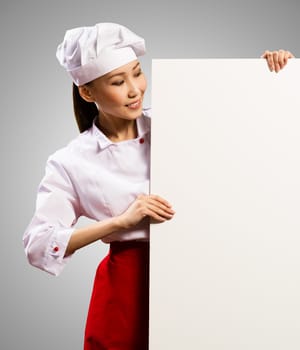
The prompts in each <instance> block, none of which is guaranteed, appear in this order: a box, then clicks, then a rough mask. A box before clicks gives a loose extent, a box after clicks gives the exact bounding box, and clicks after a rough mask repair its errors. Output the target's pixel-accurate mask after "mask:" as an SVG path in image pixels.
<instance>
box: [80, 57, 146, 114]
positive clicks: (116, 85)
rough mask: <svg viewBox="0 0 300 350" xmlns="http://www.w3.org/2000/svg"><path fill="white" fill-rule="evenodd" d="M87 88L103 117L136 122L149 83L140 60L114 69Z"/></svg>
mask: <svg viewBox="0 0 300 350" xmlns="http://www.w3.org/2000/svg"><path fill="white" fill-rule="evenodd" d="M86 87H87V89H88V90H89V94H90V97H91V99H92V101H93V102H95V103H96V105H97V107H98V110H99V112H100V114H101V115H105V116H108V117H117V118H122V119H127V120H134V119H136V118H137V117H139V116H140V115H141V113H142V107H143V97H144V92H145V90H146V88H147V82H146V78H145V76H144V74H143V72H142V70H141V67H140V63H139V61H138V60H135V61H132V62H130V63H128V64H126V65H124V66H122V67H119V68H117V69H114V70H113V71H111V72H109V73H107V74H105V75H103V76H102V77H100V78H97V79H95V80H93V81H92V82H91V83H89V84H88V85H87V86H86Z"/></svg>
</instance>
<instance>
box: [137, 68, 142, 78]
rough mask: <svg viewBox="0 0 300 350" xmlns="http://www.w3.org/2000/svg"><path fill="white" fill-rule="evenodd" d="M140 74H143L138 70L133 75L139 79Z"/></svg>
mask: <svg viewBox="0 0 300 350" xmlns="http://www.w3.org/2000/svg"><path fill="white" fill-rule="evenodd" d="M141 74H143V72H142V70H141V69H140V70H139V71H138V72H137V73H135V76H136V77H139V76H140V75H141Z"/></svg>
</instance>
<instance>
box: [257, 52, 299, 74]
mask: <svg viewBox="0 0 300 350" xmlns="http://www.w3.org/2000/svg"><path fill="white" fill-rule="evenodd" d="M294 57H295V56H294V55H293V54H292V53H291V52H290V51H286V50H279V51H268V50H266V51H265V52H264V53H263V54H262V56H261V58H265V59H266V60H267V63H268V67H269V69H270V71H271V72H273V71H275V72H276V73H278V72H279V71H280V70H281V69H283V68H284V67H285V66H286V64H287V63H288V60H289V59H290V58H294Z"/></svg>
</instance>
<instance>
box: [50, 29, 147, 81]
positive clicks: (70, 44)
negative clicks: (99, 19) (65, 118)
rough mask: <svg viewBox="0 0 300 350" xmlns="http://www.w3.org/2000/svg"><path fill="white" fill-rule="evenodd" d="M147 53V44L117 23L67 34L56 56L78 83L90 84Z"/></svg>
mask: <svg viewBox="0 0 300 350" xmlns="http://www.w3.org/2000/svg"><path fill="white" fill-rule="evenodd" d="M144 53H145V41H144V39H143V38H141V37H139V36H137V35H136V34H135V33H133V32H132V31H130V30H129V29H128V28H126V27H124V26H122V25H120V24H116V23H97V24H96V25H95V26H92V27H80V28H74V29H70V30H67V31H66V34H65V37H64V40H63V42H62V43H61V44H60V45H58V47H57V51H56V57H57V59H58V61H59V63H60V64H61V65H62V66H63V67H64V68H65V69H66V70H67V71H68V72H69V74H70V75H71V77H72V79H73V81H74V83H75V84H76V85H77V86H79V85H83V84H86V83H88V82H90V81H92V80H94V79H96V78H99V77H101V76H102V75H104V74H106V73H108V72H110V71H112V70H114V69H116V68H118V67H121V66H123V65H124V64H127V63H129V62H131V61H134V60H135V59H136V58H137V57H138V56H142V55H143V54H144Z"/></svg>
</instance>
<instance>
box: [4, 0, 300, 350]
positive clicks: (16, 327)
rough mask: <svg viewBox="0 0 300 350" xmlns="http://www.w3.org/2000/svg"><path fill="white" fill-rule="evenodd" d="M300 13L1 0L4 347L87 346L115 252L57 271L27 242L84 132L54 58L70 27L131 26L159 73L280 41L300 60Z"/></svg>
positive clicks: (265, 6) (279, 7) (95, 249)
mask: <svg viewBox="0 0 300 350" xmlns="http://www.w3.org/2000/svg"><path fill="white" fill-rule="evenodd" d="M299 11H300V2H299V1H298V0H285V1H278V0H273V1H271V0H270V1H266V0H260V1H258V0H252V1H251V2H250V1H238V0H228V1H226V0H223V1H221V0H219V1H216V0H206V1H196V0H193V1H192V0H185V1H176V0H175V1H174V0H173V1H169V2H167V1H157V0H152V1H129V0H128V1H115V0H111V1H102V0H97V1H95V0H86V1H78V0H67V1H66V0H60V1H55V0H52V1H45V0H36V1H34V0H27V1H24V2H22V1H16V0H4V1H2V2H1V4H0V43H1V46H0V52H1V65H0V72H1V75H0V79H1V85H0V89H1V94H0V98H1V111H2V112H1V163H2V171H1V187H2V191H1V193H2V201H1V207H2V208H1V216H2V218H1V222H2V234H1V237H2V241H1V245H0V250H1V255H0V257H1V264H0V268H1V298H0V300H1V301H0V302H1V309H0V315H1V333H0V348H1V349H4V350H16V349H31V350H40V349H43V350H50V349H51V350H52V349H53V348H56V349H72V350H80V349H82V336H83V331H84V324H85V317H86V312H87V307H88V303H89V296H90V292H91V288H92V282H93V276H94V272H95V269H96V266H97V264H98V262H99V260H100V259H101V258H102V257H103V256H104V254H105V252H106V249H107V248H106V246H104V245H103V244H101V243H95V244H93V245H91V246H89V247H86V248H84V249H82V250H81V251H80V252H78V253H77V254H76V255H75V256H74V258H73V260H72V261H71V262H70V263H69V265H68V266H67V267H66V268H65V270H64V271H63V273H62V275H61V276H59V277H57V278H55V277H52V276H50V275H48V274H46V273H44V272H42V271H39V270H37V269H35V268H33V267H31V266H30V265H29V264H28V263H27V260H26V259H25V255H24V251H23V246H22V234H23V232H24V230H25V228H26V226H27V224H28V223H29V221H30V219H31V217H32V214H33V211H34V206H35V197H36V190H37V186H38V184H39V181H40V179H41V178H42V176H43V174H44V166H45V162H46V159H47V157H48V156H49V155H50V154H51V153H52V152H54V151H55V150H56V149H58V148H60V147H62V146H64V145H65V144H66V143H67V142H69V141H70V140H71V139H72V138H73V137H75V136H76V135H77V133H78V132H77V128H76V125H75V122H74V120H73V115H72V104H71V81H70V79H69V77H68V76H67V74H66V73H65V72H64V70H63V69H62V68H61V67H60V66H59V64H58V62H57V61H56V58H55V50H56V46H57V45H58V44H59V42H60V41H61V40H62V39H63V35H64V33H65V30H66V29H69V28H72V27H75V26H82V25H93V24H95V23H97V22H104V21H110V22H119V23H121V24H124V25H126V26H128V27H129V28H131V29H132V30H134V31H135V32H136V33H138V34H139V35H141V36H143V37H144V38H145V39H146V44H147V48H148V52H147V56H146V57H145V58H143V59H142V63H143V65H144V70H145V72H146V74H147V75H148V78H150V74H151V58H201V57H205V58H214V57H217V58H218V57H237V58H248V57H249V58H252V57H255V58H256V57H259V56H260V54H261V53H262V52H263V51H264V49H271V50H273V49H279V48H287V49H289V50H290V51H292V52H293V53H294V54H295V55H296V56H297V57H299V56H300V44H299V40H298V34H299V32H300V21H299V14H300V12H299ZM150 85H151V81H150V79H149V88H150ZM150 102H151V101H150V89H149V91H148V94H147V96H146V105H149V104H150ZM85 223H86V222H85V221H84V220H83V221H81V223H80V224H81V225H82V224H85Z"/></svg>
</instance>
